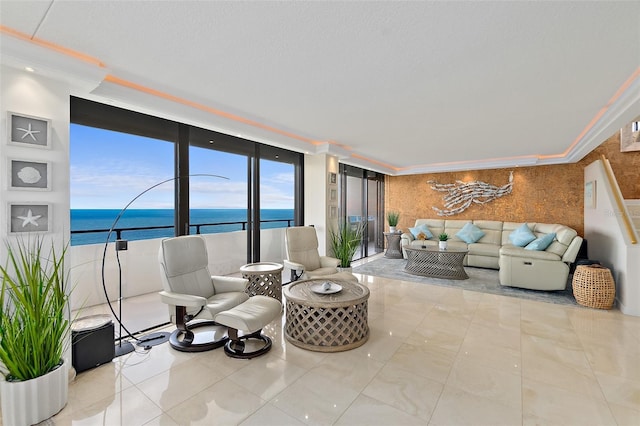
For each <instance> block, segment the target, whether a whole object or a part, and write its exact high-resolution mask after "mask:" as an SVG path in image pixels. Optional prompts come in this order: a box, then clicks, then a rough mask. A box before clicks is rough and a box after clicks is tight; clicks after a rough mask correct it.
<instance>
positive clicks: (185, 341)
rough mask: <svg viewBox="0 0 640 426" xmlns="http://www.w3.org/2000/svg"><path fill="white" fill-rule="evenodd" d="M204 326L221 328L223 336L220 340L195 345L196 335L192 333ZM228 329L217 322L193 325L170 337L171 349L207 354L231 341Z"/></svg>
mask: <svg viewBox="0 0 640 426" xmlns="http://www.w3.org/2000/svg"><path fill="white" fill-rule="evenodd" d="M204 326H216V327H219V328H220V329H221V330H222V332H221V334H223V336H222V337H221V338H220V339H216V340H210V341H206V342H201V343H194V341H195V340H196V336H195V334H194V333H193V332H192V331H191V330H192V329H194V328H198V327H204ZM225 331H226V327H224V326H222V325H220V324H218V323H216V322H215V321H201V322H198V323H195V324H193V325H189V326H188V327H187V328H186V329H185V330H181V329H179V328H178V329H177V330H175V331H174V332H173V333H171V336H169V344H170V345H171V347H172V348H173V349H175V350H177V351H180V352H205V351H210V350H212V349H216V348H219V347H221V346H224V345H225V344H226V343H227V342H228V341H229V336H228V335H227V334H226V333H225Z"/></svg>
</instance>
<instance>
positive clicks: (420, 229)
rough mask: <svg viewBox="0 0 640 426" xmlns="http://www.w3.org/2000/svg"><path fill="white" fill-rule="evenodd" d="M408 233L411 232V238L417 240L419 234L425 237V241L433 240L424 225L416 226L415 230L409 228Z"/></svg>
mask: <svg viewBox="0 0 640 426" xmlns="http://www.w3.org/2000/svg"><path fill="white" fill-rule="evenodd" d="M409 232H411V234H412V235H413V238H418V235H420V233H421V232H422V233H423V234H424V235H425V236H426V237H427V240H429V239H431V238H433V234H432V233H431V231H429V228H427V225H425V224H422V225H418V226H416V227H415V228H409Z"/></svg>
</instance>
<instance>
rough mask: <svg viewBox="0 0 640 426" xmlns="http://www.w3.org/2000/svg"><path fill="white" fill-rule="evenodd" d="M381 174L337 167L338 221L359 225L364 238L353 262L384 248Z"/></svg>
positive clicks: (355, 168) (344, 166)
mask: <svg viewBox="0 0 640 426" xmlns="http://www.w3.org/2000/svg"><path fill="white" fill-rule="evenodd" d="M382 200H384V175H381V174H379V173H376V172H372V171H368V170H364V169H361V168H358V167H353V166H348V165H345V164H341V165H340V213H341V219H342V220H345V221H347V223H349V224H351V225H352V226H354V225H355V224H357V223H360V222H362V223H363V224H364V235H363V238H362V242H361V244H360V247H359V248H358V250H357V252H356V254H355V255H354V260H357V259H360V258H363V257H367V256H371V255H373V254H375V253H379V252H381V251H382V250H383V248H384V241H383V238H382V237H383V233H382V232H383V226H384V220H383V212H384V207H383V205H382V203H383V201H382Z"/></svg>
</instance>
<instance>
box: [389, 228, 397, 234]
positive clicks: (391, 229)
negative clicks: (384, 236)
mask: <svg viewBox="0 0 640 426" xmlns="http://www.w3.org/2000/svg"><path fill="white" fill-rule="evenodd" d="M389 232H390V233H392V234H395V233H396V227H395V226H390V227H389Z"/></svg>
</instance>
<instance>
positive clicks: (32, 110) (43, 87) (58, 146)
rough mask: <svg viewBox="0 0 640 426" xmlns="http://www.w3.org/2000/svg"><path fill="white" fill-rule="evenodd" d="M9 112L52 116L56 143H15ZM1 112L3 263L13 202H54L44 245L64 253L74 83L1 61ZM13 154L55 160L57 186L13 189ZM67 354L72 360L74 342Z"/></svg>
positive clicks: (0, 255) (0, 228) (53, 180)
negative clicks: (71, 86) (41, 145)
mask: <svg viewBox="0 0 640 426" xmlns="http://www.w3.org/2000/svg"><path fill="white" fill-rule="evenodd" d="M9 111H10V112H13V113H17V114H26V115H31V116H35V117H41V118H46V119H49V120H51V127H50V141H49V146H50V148H49V149H44V148H38V147H32V146H27V145H25V146H16V145H9V144H8V139H9V127H8V126H9V123H8V112H9ZM0 117H1V118H0V120H1V121H0V123H1V125H0V171H1V172H0V240H1V241H0V262H2V264H3V265H4V264H5V263H6V260H7V251H6V246H5V242H6V241H9V242H10V241H11V240H14V239H15V238H16V237H15V236H13V235H9V220H10V218H9V217H8V216H9V210H8V205H9V203H20V204H22V203H24V204H27V203H34V204H49V205H50V212H49V214H50V215H51V229H50V231H49V232H47V233H45V234H41V237H42V241H43V244H44V245H43V247H44V248H45V250H47V249H48V247H51V244H53V245H54V246H55V247H56V250H58V252H60V250H61V249H62V248H63V247H64V245H65V244H66V242H68V241H69V235H70V234H69V230H70V213H69V87H68V85H67V84H66V83H61V82H58V81H54V80H50V79H47V78H44V77H42V76H38V75H37V74H32V73H29V72H26V71H20V70H17V69H14V68H9V67H5V66H0ZM8 159H19V160H32V161H47V162H49V163H50V165H49V167H51V183H50V186H51V190H49V191H34V190H9V171H8V164H7V163H8ZM17 235H18V236H21V237H25V238H26V237H30V236H29V235H24V234H17ZM65 267H66V268H68V267H69V264H68V263H66V264H65ZM69 339H71V337H70V336H69ZM63 357H64V359H65V361H66V362H68V363H69V364H71V349H70V345H69V349H68V350H67V351H66V352H65V354H64V356H63Z"/></svg>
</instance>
